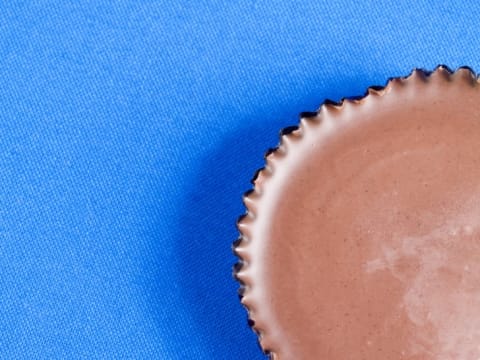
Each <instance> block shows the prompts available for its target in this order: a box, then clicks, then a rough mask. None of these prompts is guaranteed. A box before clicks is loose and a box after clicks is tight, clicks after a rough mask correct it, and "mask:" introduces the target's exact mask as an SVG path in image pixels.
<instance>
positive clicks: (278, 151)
mask: <svg viewBox="0 0 480 360" xmlns="http://www.w3.org/2000/svg"><path fill="white" fill-rule="evenodd" d="M434 74H439V75H440V76H444V77H445V79H446V80H447V81H453V80H455V81H470V82H471V84H472V86H475V85H478V84H479V81H480V80H479V75H478V74H476V73H475V71H474V70H473V69H472V68H470V67H468V66H461V67H458V68H457V69H456V70H452V69H450V68H449V67H448V66H446V65H438V66H436V67H435V69H434V70H432V71H429V70H425V69H421V68H415V69H413V70H412V71H411V72H410V74H408V75H407V76H399V77H391V78H389V79H388V80H387V81H386V83H385V85H381V86H378V85H374V86H370V87H368V88H367V90H366V91H365V93H364V94H363V95H361V96H350V97H344V98H342V99H341V100H340V101H338V102H336V101H332V100H329V99H326V100H325V101H324V102H323V103H322V104H321V105H320V107H319V108H318V110H317V111H314V112H302V113H300V115H299V124H298V125H294V126H289V127H286V128H283V129H282V130H281V131H280V134H279V143H278V145H277V146H276V147H275V148H270V149H268V150H267V151H266V153H265V154H264V161H265V165H264V167H262V168H260V169H258V170H257V171H256V172H255V175H254V176H253V178H252V180H251V183H252V185H253V187H252V188H251V189H249V190H248V191H246V192H245V193H244V194H243V203H244V205H245V208H246V212H245V213H244V214H243V215H241V216H240V217H239V218H238V220H237V222H236V225H237V229H238V231H239V237H238V238H237V240H235V241H234V242H233V244H232V251H233V253H234V255H235V256H236V257H237V258H238V262H237V263H236V264H234V266H233V277H234V279H235V280H236V281H237V282H238V283H239V284H240V286H239V289H238V294H239V298H240V301H241V303H242V305H243V306H244V308H245V309H246V311H247V316H248V324H249V326H250V327H251V329H252V330H253V331H254V332H255V333H256V334H257V340H258V344H259V346H260V348H261V350H262V351H263V353H264V354H265V355H266V356H268V357H269V358H270V359H275V360H278V358H277V356H276V352H275V349H272V348H268V347H264V346H263V345H262V338H263V337H265V334H266V333H267V330H263V329H259V328H257V327H256V325H255V319H254V316H252V315H251V312H250V306H249V303H248V302H245V301H242V299H243V298H244V295H245V294H246V293H247V292H248V287H249V286H250V285H251V284H250V283H248V281H245V280H244V279H242V278H241V276H239V273H240V272H241V271H242V270H244V269H246V268H247V267H248V260H247V259H246V258H245V254H243V255H242V254H241V253H239V252H238V251H237V250H238V249H239V247H240V246H241V244H242V243H243V242H244V241H247V240H248V241H251V240H252V239H247V235H246V229H248V228H249V227H250V226H252V223H253V222H254V221H255V215H256V214H255V211H254V204H255V203H257V202H258V201H260V199H261V191H259V190H258V189H257V186H256V182H257V179H258V178H259V177H265V178H269V177H272V176H273V175H274V171H273V169H272V166H271V159H272V156H275V155H279V157H284V156H286V155H287V154H286V152H285V147H284V146H283V145H284V144H285V142H286V141H288V140H289V139H290V138H292V137H299V136H300V137H301V135H302V132H303V131H304V130H303V126H302V124H303V123H304V122H317V123H318V122H319V116H320V115H321V113H322V112H324V111H328V110H334V111H339V110H340V111H341V109H342V107H343V105H344V103H345V102H351V103H355V104H358V105H361V104H362V103H363V102H364V101H365V99H366V98H367V97H369V96H380V97H381V96H383V95H385V94H386V93H388V92H389V91H390V90H391V89H392V86H393V84H395V83H401V84H402V85H405V84H406V83H408V82H409V81H411V78H412V77H414V76H417V77H420V78H421V79H423V80H424V81H428V79H429V78H430V77H431V76H432V75H434ZM457 74H461V75H463V76H460V75H459V76H455V75H457ZM317 126H318V125H317Z"/></svg>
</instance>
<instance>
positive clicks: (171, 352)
mask: <svg viewBox="0 0 480 360" xmlns="http://www.w3.org/2000/svg"><path fill="white" fill-rule="evenodd" d="M479 12H480V3H479V2H477V1H473V0H470V1H456V2H450V3H447V2H439V1H415V2H401V1H397V0H388V1H382V2H379V1H359V2H352V1H347V0H341V1H336V2H333V1H317V0H308V1H303V2H300V1H298V2H297V1H285V0H272V1H258V0H239V1H215V0H209V1H206V0H195V1H187V0H177V1H166V0H158V1H153V0H150V1H117V2H107V1H99V0H95V1H35V2H34V1H12V2H6V3H4V4H2V11H0V179H1V191H0V205H1V206H0V307H1V311H0V357H2V358H9V359H13V358H78V357H83V358H100V357H101V358H117V359H118V358H136V359H142V358H145V359H150V358H154V359H263V358H264V357H263V355H262V354H261V352H260V351H259V347H258V345H257V342H256V336H255V335H254V334H253V332H251V331H250V329H249V328H248V325H247V317H246V312H245V311H244V309H243V308H242V307H241V306H240V304H239V302H238V298H237V295H236V290H237V288H238V286H237V284H236V283H235V282H234V281H233V280H232V278H231V266H232V265H233V263H234V262H235V258H234V256H233V255H232V254H231V251H230V245H231V243H232V241H233V240H234V239H235V238H236V236H237V231H236V228H235V226H234V224H235V220H236V218H237V216H238V215H240V214H241V213H242V212H243V206H242V204H241V194H242V193H243V191H245V190H247V189H248V188H249V187H250V183H249V180H250V178H251V176H252V175H253V173H254V170H255V169H256V168H258V167H260V166H261V165H262V164H263V159H262V155H263V152H264V151H265V150H266V149H267V148H269V147H272V146H274V145H276V142H277V133H278V130H279V129H280V128H282V127H285V126H287V125H291V124H295V123H296V122H297V114H298V113H299V112H301V111H312V110H315V109H316V108H317V106H318V105H319V104H320V103H321V102H322V101H323V100H324V99H325V98H331V99H337V100H338V99H340V98H341V97H343V96H349V95H359V94H362V93H363V92H364V90H365V89H366V87H367V86H369V85H374V84H384V83H385V81H386V79H387V78H388V77H390V76H398V75H406V74H408V73H409V72H410V70H411V69H412V68H414V67H423V68H427V69H432V68H434V67H435V65H437V64H440V63H445V64H447V65H449V66H450V67H452V68H455V67H458V66H460V65H470V66H471V67H473V68H474V69H475V70H477V71H478V70H480V57H479V52H478V38H479V35H480V31H479V27H478V14H479Z"/></svg>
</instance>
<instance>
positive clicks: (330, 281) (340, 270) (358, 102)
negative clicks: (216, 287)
mask: <svg viewBox="0 0 480 360" xmlns="http://www.w3.org/2000/svg"><path fill="white" fill-rule="evenodd" d="M253 184H254V188H253V189H252V190H251V191H250V192H248V193H247V194H246V195H245V196H244V203H245V205H246V207H247V213H246V214H245V216H243V217H242V218H241V219H240V220H239V222H238V228H239V230H240V234H241V236H240V239H239V240H238V241H237V242H236V243H235V244H234V251H235V253H236V254H237V256H238V257H239V259H240V260H239V264H238V265H237V266H236V267H235V276H236V278H237V279H238V280H239V282H240V283H241V295H242V296H241V301H242V303H243V304H244V305H245V307H246V308H247V309H248V312H249V317H250V319H251V322H252V326H253V328H254V330H255V331H256V332H257V333H258V335H259V340H260V344H261V347H262V348H263V350H264V351H265V352H266V353H268V354H270V355H271V357H272V358H273V359H275V360H291V359H293V360H302V359H308V360H310V359H315V360H343V359H349V360H360V359H366V360H397V359H408V360H459V359H461V360H478V359H480V85H479V82H478V80H477V77H476V75H475V74H474V73H473V72H472V71H471V70H470V69H468V68H460V69H458V70H457V71H455V72H451V71H450V70H448V69H447V68H446V67H438V68H437V69H436V70H435V71H433V72H431V73H428V72H425V71H422V70H415V71H413V72H412V74H411V75H409V76H408V77H405V78H395V79H392V80H390V81H389V82H388V83H387V85H386V86H385V87H381V88H378V87H376V88H370V89H369V90H368V91H367V94H366V95H365V96H364V97H362V98H356V99H345V100H343V101H341V102H340V103H331V102H330V103H326V104H324V105H322V106H321V108H320V110H319V111H318V112H317V113H309V114H304V115H303V116H302V117H301V120H300V124H299V126H298V127H296V128H293V129H289V131H287V132H286V133H285V134H283V135H282V136H281V141H280V144H279V146H278V148H277V149H276V150H275V151H272V152H270V153H269V154H268V155H267V156H266V165H265V168H263V169H262V170H260V171H259V172H258V174H257V176H256V177H255V179H254V180H253Z"/></svg>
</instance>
